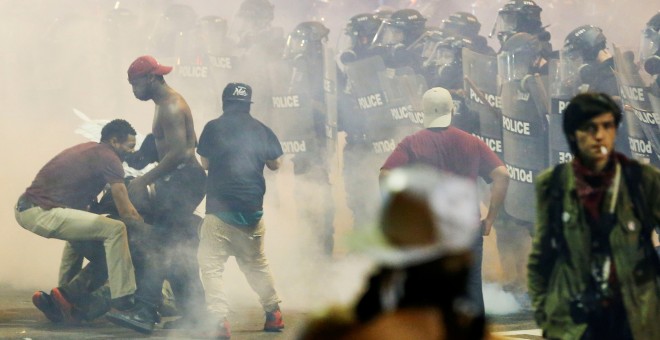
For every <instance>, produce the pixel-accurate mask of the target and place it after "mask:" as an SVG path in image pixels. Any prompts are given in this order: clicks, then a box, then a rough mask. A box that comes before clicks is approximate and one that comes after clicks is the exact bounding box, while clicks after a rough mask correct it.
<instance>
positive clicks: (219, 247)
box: [197, 214, 280, 320]
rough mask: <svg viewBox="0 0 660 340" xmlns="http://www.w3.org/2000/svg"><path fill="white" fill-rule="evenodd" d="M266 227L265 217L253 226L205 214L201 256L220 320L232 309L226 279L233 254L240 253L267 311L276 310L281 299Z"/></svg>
mask: <svg viewBox="0 0 660 340" xmlns="http://www.w3.org/2000/svg"><path fill="white" fill-rule="evenodd" d="M264 231H265V228H264V222H263V219H262V220H261V221H259V223H258V224H257V225H256V226H253V227H235V226H232V225H231V224H227V223H225V222H223V221H222V220H221V219H219V218H218V217H216V216H215V215H211V214H207V215H206V216H205V217H204V222H202V230H201V234H200V243H199V252H198V257H197V258H198V260H199V267H200V270H201V273H202V283H203V284H204V291H205V294H206V303H207V307H208V310H209V312H210V313H211V314H212V315H213V316H214V317H216V318H218V319H219V320H222V319H224V318H226V317H227V313H228V312H229V306H228V303H227V298H226V296H225V293H224V289H223V282H222V274H223V272H224V271H225V263H226V262H227V259H228V258H229V256H235V257H236V262H237V263H238V266H239V268H240V269H241V271H242V272H243V274H245V278H246V279H247V281H248V283H249V284H250V287H252V290H254V291H255V292H256V293H257V295H259V302H260V303H261V305H262V306H263V308H264V311H266V312H271V311H273V310H274V309H275V307H277V304H278V303H279V302H280V299H279V297H278V296H277V293H276V292H275V287H274V284H273V276H272V274H271V273H270V268H269V267H268V261H267V260H266V257H265V255H264V242H263V238H264Z"/></svg>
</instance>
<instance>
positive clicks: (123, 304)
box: [110, 294, 135, 311]
mask: <svg viewBox="0 0 660 340" xmlns="http://www.w3.org/2000/svg"><path fill="white" fill-rule="evenodd" d="M110 305H111V306H112V308H114V309H116V310H121V311H127V310H129V309H133V308H135V301H134V299H133V295H132V294H131V295H125V296H122V297H120V298H116V299H112V301H111V303H110Z"/></svg>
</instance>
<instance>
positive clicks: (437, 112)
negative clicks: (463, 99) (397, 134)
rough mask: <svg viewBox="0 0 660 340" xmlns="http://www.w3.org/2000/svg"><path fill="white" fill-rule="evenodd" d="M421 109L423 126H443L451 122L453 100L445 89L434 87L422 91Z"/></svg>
mask: <svg viewBox="0 0 660 340" xmlns="http://www.w3.org/2000/svg"><path fill="white" fill-rule="evenodd" d="M422 109H423V110H424V127H426V128H434V127H440V128H444V127H447V126H449V124H451V116H452V113H453V111H454V100H453V99H452V98H451V94H450V93H449V91H447V90H446V89H444V88H442V87H434V88H432V89H429V90H427V91H426V92H424V95H423V96H422Z"/></svg>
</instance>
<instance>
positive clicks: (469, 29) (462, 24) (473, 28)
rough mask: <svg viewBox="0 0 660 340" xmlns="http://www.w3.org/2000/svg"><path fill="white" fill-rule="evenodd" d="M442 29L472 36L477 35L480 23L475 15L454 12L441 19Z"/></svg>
mask: <svg viewBox="0 0 660 340" xmlns="http://www.w3.org/2000/svg"><path fill="white" fill-rule="evenodd" d="M442 29H444V30H447V31H451V32H454V33H456V34H460V35H462V36H464V37H468V38H472V37H476V36H478V35H479V30H481V23H480V22H479V20H478V19H477V17H476V16H474V15H472V14H470V13H467V12H456V13H454V14H452V15H450V16H449V18H447V19H445V20H442Z"/></svg>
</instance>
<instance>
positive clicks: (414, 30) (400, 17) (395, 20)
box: [374, 9, 426, 47]
mask: <svg viewBox="0 0 660 340" xmlns="http://www.w3.org/2000/svg"><path fill="white" fill-rule="evenodd" d="M425 23H426V18H424V17H423V16H422V14H421V13H419V12H418V11H416V10H414V9H401V10H398V11H396V12H394V13H392V15H390V17H389V18H387V19H383V23H382V24H381V26H380V28H379V29H378V32H377V33H376V37H375V38H374V44H376V45H383V46H395V45H399V44H401V45H403V46H405V47H407V46H410V44H412V43H413V42H415V41H416V40H417V39H418V38H419V37H420V36H421V35H422V34H423V33H424V27H425Z"/></svg>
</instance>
